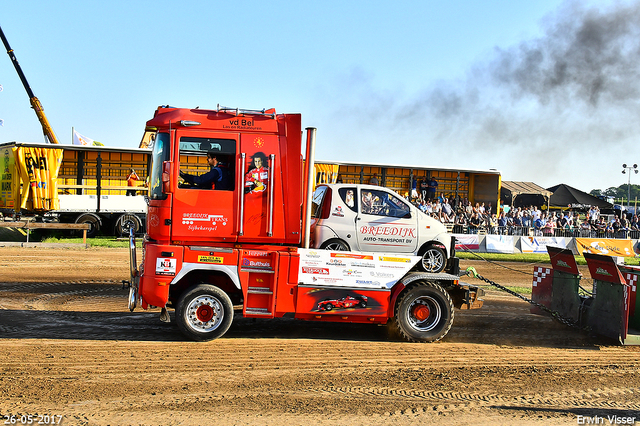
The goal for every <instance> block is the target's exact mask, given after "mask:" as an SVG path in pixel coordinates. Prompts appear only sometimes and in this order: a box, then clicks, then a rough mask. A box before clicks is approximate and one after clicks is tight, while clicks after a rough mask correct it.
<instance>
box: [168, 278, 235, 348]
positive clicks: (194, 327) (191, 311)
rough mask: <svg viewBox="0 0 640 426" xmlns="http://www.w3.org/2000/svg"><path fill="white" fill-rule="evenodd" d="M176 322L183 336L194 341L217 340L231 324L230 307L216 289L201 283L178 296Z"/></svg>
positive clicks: (231, 305) (231, 310) (231, 309)
mask: <svg viewBox="0 0 640 426" xmlns="http://www.w3.org/2000/svg"><path fill="white" fill-rule="evenodd" d="M176 322H177V324H178V329H180V331H181V332H182V334H184V335H185V336H187V337H189V338H191V339H193V340H196V341H206V340H213V339H217V338H218V337H220V336H222V335H223V334H224V333H226V332H227V330H229V327H230V326H231V323H232V322H233V304H232V303H231V299H230V298H229V296H228V295H227V293H225V292H224V291H222V290H221V289H219V288H218V287H215V286H213V285H210V284H201V285H198V286H196V287H194V288H192V289H191V290H187V291H186V292H185V293H183V294H182V296H180V299H179V300H178V305H177V309H176Z"/></svg>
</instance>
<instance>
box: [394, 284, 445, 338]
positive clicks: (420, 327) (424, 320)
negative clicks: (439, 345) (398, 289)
mask: <svg viewBox="0 0 640 426" xmlns="http://www.w3.org/2000/svg"><path fill="white" fill-rule="evenodd" d="M453 316H454V311H453V301H452V300H451V297H450V296H449V293H447V292H446V290H444V289H443V288H442V287H441V286H440V285H438V284H436V283H431V282H422V283H419V284H417V285H415V286H413V287H410V288H408V289H407V290H406V291H405V293H404V294H403V295H402V296H401V297H400V298H399V299H398V302H397V304H396V311H395V316H394V317H393V320H392V322H391V325H392V328H394V329H395V331H396V332H397V333H398V334H399V335H400V336H401V337H402V338H404V339H405V340H408V341H410V342H436V341H438V340H440V339H442V338H443V337H444V336H445V335H446V334H447V333H448V332H449V330H450V329H451V326H452V325H453Z"/></svg>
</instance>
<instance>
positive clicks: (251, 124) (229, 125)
mask: <svg viewBox="0 0 640 426" xmlns="http://www.w3.org/2000/svg"><path fill="white" fill-rule="evenodd" d="M222 128H223V129H231V130H240V129H242V130H262V126H260V125H256V123H255V121H254V120H253V119H250V118H240V117H238V118H231V119H229V120H226V121H225V122H223V123H222ZM253 144H254V145H255V146H256V147H258V148H261V147H262V146H263V145H264V139H262V138H261V137H259V136H258V137H257V138H255V139H254V140H253Z"/></svg>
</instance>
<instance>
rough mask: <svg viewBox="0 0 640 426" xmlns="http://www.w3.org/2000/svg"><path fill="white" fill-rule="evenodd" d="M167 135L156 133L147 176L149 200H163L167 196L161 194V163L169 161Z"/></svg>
mask: <svg viewBox="0 0 640 426" xmlns="http://www.w3.org/2000/svg"><path fill="white" fill-rule="evenodd" d="M170 146H171V145H170V144H169V134H168V133H157V134H156V138H155V141H154V142H153V150H152V154H151V174H150V175H149V198H150V199H152V200H164V199H165V198H167V194H165V193H163V192H162V163H163V162H165V161H169V158H170V156H169V153H170Z"/></svg>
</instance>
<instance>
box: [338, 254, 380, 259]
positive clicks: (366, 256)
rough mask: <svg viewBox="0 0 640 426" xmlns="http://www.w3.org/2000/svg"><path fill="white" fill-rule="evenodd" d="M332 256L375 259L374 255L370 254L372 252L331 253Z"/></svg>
mask: <svg viewBox="0 0 640 426" xmlns="http://www.w3.org/2000/svg"><path fill="white" fill-rule="evenodd" d="M331 257H341V258H344V259H361V260H373V255H370V254H355V253H331Z"/></svg>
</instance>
